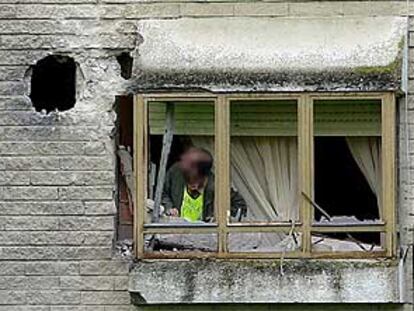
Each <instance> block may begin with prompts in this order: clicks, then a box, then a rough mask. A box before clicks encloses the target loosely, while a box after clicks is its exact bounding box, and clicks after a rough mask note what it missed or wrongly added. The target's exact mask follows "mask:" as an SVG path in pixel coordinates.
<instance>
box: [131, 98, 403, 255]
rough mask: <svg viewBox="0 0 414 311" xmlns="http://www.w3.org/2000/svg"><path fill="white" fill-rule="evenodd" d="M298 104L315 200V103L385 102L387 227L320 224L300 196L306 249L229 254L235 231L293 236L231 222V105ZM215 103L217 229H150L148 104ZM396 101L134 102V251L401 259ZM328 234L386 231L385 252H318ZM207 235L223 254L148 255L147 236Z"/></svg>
mask: <svg viewBox="0 0 414 311" xmlns="http://www.w3.org/2000/svg"><path fill="white" fill-rule="evenodd" d="M284 99H290V100H292V99H294V100H297V113H298V132H297V135H298V159H299V161H298V166H299V167H298V169H299V191H300V192H303V193H306V194H308V195H309V197H311V198H312V197H313V192H314V162H313V158H314V146H313V142H314V135H313V130H314V126H313V106H314V101H315V100H322V99H326V100H344V99H356V100H358V99H361V100H363V99H366V100H380V101H381V142H382V143H381V156H382V189H386V190H387V191H382V194H381V195H382V208H383V219H382V222H381V223H379V224H378V223H375V224H356V225H355V226H351V227H350V226H347V227H344V226H340V225H325V224H323V225H322V224H316V225H315V224H314V223H313V215H314V207H313V204H312V203H311V202H310V201H309V200H307V199H306V198H305V197H304V196H300V197H301V199H300V205H299V209H300V210H299V215H300V217H299V222H297V223H296V224H295V229H296V230H297V231H298V232H301V233H302V244H301V249H300V250H296V251H292V252H254V253H253V252H229V251H228V249H227V237H228V234H229V233H233V232H243V233H246V232H289V231H290V230H291V228H292V226H291V224H288V223H263V222H262V223H255V224H250V223H249V224H243V223H236V224H232V223H229V221H228V217H227V215H228V211H229V209H230V199H229V198H230V103H231V101H235V100H237V101H240V100H284ZM154 101H157V102H186V101H191V102H195V101H210V102H214V106H215V133H214V134H215V150H216V152H215V157H216V158H215V163H216V168H217V171H220V174H217V176H216V177H215V178H216V189H215V191H216V195H215V206H216V207H217V208H216V209H215V213H216V214H215V215H216V219H217V223H216V224H206V225H188V226H182V225H181V226H173V225H167V226H165V225H157V224H144V211H145V202H146V197H147V196H146V191H147V189H146V188H147V186H146V185H147V168H148V158H147V157H148V154H147V148H146V146H147V143H148V141H147V140H148V134H149V133H148V109H147V108H148V103H149V102H154ZM395 142H396V101H395V94H394V93H393V92H383V93H371V92H366V93H363V92H361V93H354V92H353V93H338V92H333V93H286V94H282V93H269V94H263V93H251V94H246V93H231V94H212V93H165V94H163V93H158V94H156V93H154V94H138V95H136V96H135V100H134V147H135V148H134V168H135V169H134V174H135V178H136V181H137V182H136V204H135V206H134V209H135V211H134V242H135V243H134V251H135V254H136V257H137V258H138V259H151V258H165V259H174V258H177V259H180V258H208V257H213V258H219V259H233V258H234V259H260V258H263V259H264V258H267V259H276V258H338V259H340V258H347V259H348V258H349V259H352V258H377V257H394V256H395V254H396V208H395V206H396V190H395V185H396V169H395V161H396V159H395V152H396V145H395ZM318 232H319V233H322V232H330V233H334V232H347V233H352V232H383V233H384V235H385V241H384V245H383V247H384V249H383V250H381V251H375V252H363V251H347V252H332V251H330V252H313V251H312V240H311V239H312V233H318ZM156 233H164V234H169V233H170V234H190V233H193V234H203V233H204V234H206V233H215V234H217V235H218V251H217V252H199V251H193V252H174V253H158V252H153V253H152V252H145V251H144V235H145V234H156Z"/></svg>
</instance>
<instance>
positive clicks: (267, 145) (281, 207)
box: [192, 136, 299, 250]
mask: <svg viewBox="0 0 414 311" xmlns="http://www.w3.org/2000/svg"><path fill="white" fill-rule="evenodd" d="M192 141H193V144H194V145H195V146H198V147H203V148H205V149H207V150H210V151H213V145H214V144H213V139H212V138H209V137H200V136H194V137H192ZM230 150H231V152H230V154H231V173H232V174H231V177H232V186H233V187H234V188H235V189H236V190H237V191H238V192H239V193H240V194H241V195H242V196H243V198H244V199H245V201H246V204H247V209H248V216H247V219H244V220H243V221H289V220H297V219H298V211H299V207H298V205H299V198H298V193H299V192H298V172H297V168H298V158H297V157H298V151H297V139H296V138H295V137H232V139H231V149H230ZM285 237H286V235H284V234H271V235H269V234H267V235H266V234H262V235H261V237H260V238H259V239H258V237H257V235H251V238H252V241H251V242H252V243H253V240H254V243H256V244H260V245H256V247H257V248H258V249H260V248H268V247H269V246H275V245H276V244H277V243H280V242H281V241H282V240H283V239H284V238H285ZM232 240H233V239H230V246H229V247H230V249H231V248H232V244H233V245H234V244H236V245H238V246H240V244H238V243H239V242H237V241H235V242H234V243H232ZM247 240H248V236H246V235H245V236H244V237H243V242H244V243H243V245H246V247H247V245H250V246H252V243H249V241H247ZM258 240H259V241H258ZM282 242H283V241H282ZM254 243H253V244H254ZM281 247H282V246H281ZM237 248H239V247H237ZM239 250H240V249H239Z"/></svg>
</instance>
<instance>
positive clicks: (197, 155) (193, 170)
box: [179, 149, 202, 178]
mask: <svg viewBox="0 0 414 311" xmlns="http://www.w3.org/2000/svg"><path fill="white" fill-rule="evenodd" d="M200 159H202V154H201V152H200V151H198V150H195V149H189V150H188V151H186V152H185V153H184V154H183V155H182V156H181V159H180V162H179V166H180V169H181V170H182V172H183V173H184V175H185V176H186V177H189V178H193V177H197V176H198V168H197V163H198V162H199V161H200Z"/></svg>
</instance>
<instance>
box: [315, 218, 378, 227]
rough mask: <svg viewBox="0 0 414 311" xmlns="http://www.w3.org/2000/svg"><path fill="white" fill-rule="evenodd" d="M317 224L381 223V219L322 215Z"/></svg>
mask: <svg viewBox="0 0 414 311" xmlns="http://www.w3.org/2000/svg"><path fill="white" fill-rule="evenodd" d="M316 223H317V224H330V225H337V226H342V225H372V224H379V223H380V220H379V219H364V220H359V219H358V218H356V217H355V216H332V217H330V219H328V218H326V217H325V216H322V217H321V219H320V220H319V221H317V222H316Z"/></svg>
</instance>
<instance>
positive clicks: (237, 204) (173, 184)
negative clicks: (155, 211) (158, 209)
mask: <svg viewBox="0 0 414 311" xmlns="http://www.w3.org/2000/svg"><path fill="white" fill-rule="evenodd" d="M186 186H187V183H186V181H185V179H184V175H183V173H182V172H181V170H180V168H179V167H178V165H177V164H174V165H173V166H171V168H170V169H169V170H168V172H167V175H166V177H165V184H164V190H163V194H162V204H163V205H164V207H165V210H166V212H167V213H168V211H169V210H170V209H172V208H176V209H177V210H178V211H180V209H181V204H182V201H183V193H184V189H185V187H186ZM239 210H240V212H241V215H243V216H244V215H246V210H247V206H246V202H245V201H244V199H243V197H242V196H241V195H240V194H239V193H238V192H237V191H235V190H233V189H231V207H230V211H231V215H232V216H233V217H234V216H236V215H237V214H238V211H239ZM213 217H214V175H213V173H210V174H209V176H208V181H207V185H206V188H205V190H204V205H203V221H210V220H211V219H212V218H213Z"/></svg>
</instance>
